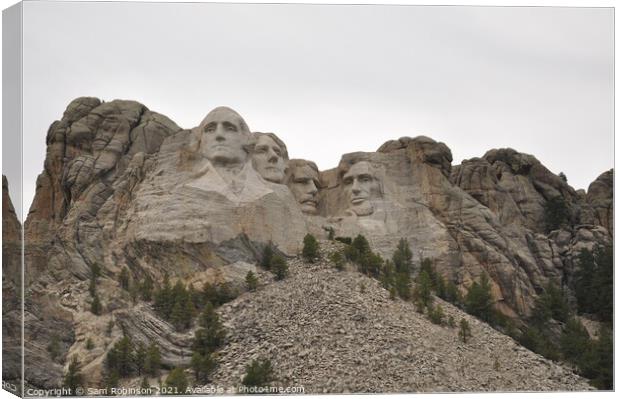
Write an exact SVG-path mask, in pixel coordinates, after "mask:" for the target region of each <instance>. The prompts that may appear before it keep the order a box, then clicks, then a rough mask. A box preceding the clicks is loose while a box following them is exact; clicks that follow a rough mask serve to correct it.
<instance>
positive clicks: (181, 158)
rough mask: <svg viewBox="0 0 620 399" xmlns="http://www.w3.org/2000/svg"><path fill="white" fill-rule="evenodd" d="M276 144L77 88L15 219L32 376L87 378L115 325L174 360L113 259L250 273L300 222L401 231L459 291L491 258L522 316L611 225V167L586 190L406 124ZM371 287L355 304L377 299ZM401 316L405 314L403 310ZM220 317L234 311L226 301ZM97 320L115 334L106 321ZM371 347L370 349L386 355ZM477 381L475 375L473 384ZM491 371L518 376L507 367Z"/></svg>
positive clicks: (501, 288) (193, 277)
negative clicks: (377, 135)
mask: <svg viewBox="0 0 620 399" xmlns="http://www.w3.org/2000/svg"><path fill="white" fill-rule="evenodd" d="M289 150H294V149H287V148H286V145H285V144H284V142H283V141H282V140H281V139H280V138H279V137H278V136H276V135H275V134H273V133H252V132H251V131H250V129H249V127H248V124H247V123H246V122H245V121H244V120H243V118H242V117H241V116H240V115H238V114H237V113H236V112H235V111H233V110H231V109H229V108H226V107H219V108H216V109H215V110H213V111H211V112H210V113H209V114H208V115H207V116H206V117H205V119H204V120H203V121H202V122H201V123H199V124H198V126H196V127H194V128H191V129H182V128H180V127H178V126H177V125H176V124H175V123H174V122H172V121H171V120H170V119H168V118H166V117H165V116H163V115H161V114H158V113H156V112H153V111H150V110H149V109H148V108H146V107H145V106H144V105H142V104H139V103H137V102H134V101H122V100H115V101H111V102H101V101H100V100H98V99H96V98H79V99H77V100H75V101H73V102H72V103H71V104H70V105H69V106H68V108H67V110H66V112H65V114H64V115H63V117H62V119H61V120H60V121H56V122H54V123H53V124H52V125H51V127H50V129H49V132H48V135H47V155H46V160H45V164H44V171H43V173H42V174H41V175H40V176H39V178H38V180H37V191H36V195H35V199H34V201H33V204H32V206H31V208H30V212H29V215H28V219H27V220H26V223H25V229H24V233H25V240H26V241H25V244H26V245H25V249H24V252H25V275H26V281H25V285H26V297H27V301H26V304H25V332H26V333H25V341H26V342H25V347H26V349H25V352H26V359H25V361H26V366H27V370H28V371H27V380H28V381H27V382H28V384H30V385H32V386H37V387H53V386H57V385H58V384H59V381H60V379H61V376H62V373H63V367H66V365H67V359H68V358H69V357H70V356H73V355H78V357H79V358H80V360H81V362H82V364H83V366H84V370H88V371H89V373H88V375H89V378H90V380H89V381H90V382H92V383H93V384H99V383H101V370H102V367H103V361H104V359H105V354H106V353H107V351H109V349H110V348H111V347H112V346H113V344H114V342H115V341H116V340H117V339H118V338H119V337H120V336H121V330H122V331H124V332H125V333H126V334H128V335H130V336H131V337H132V338H133V339H135V340H136V341H140V342H145V343H146V342H157V343H158V345H159V346H160V348H161V350H162V359H163V361H164V364H165V365H166V367H173V366H175V365H186V364H187V362H188V360H189V358H188V354H189V352H190V351H191V347H190V343H189V342H190V340H191V334H190V333H187V334H185V333H183V334H181V333H175V332H174V331H173V328H172V327H171V326H170V325H169V324H168V323H166V322H165V321H162V320H160V319H159V318H158V317H157V315H156V314H155V313H154V312H153V310H152V309H151V308H150V306H148V305H147V304H144V303H143V304H138V305H136V306H133V305H130V303H131V300H130V298H129V294H128V293H127V292H126V291H125V290H123V289H122V288H121V287H120V284H119V282H118V276H119V275H120V273H121V270H123V269H125V268H126V269H127V270H128V271H129V274H130V278H131V280H132V281H143V280H144V279H145V278H147V277H149V278H151V279H152V280H153V281H155V282H161V281H163V279H164V276H169V277H170V278H172V279H173V280H180V281H182V282H185V283H190V282H194V283H196V284H198V285H200V284H203V283H205V282H213V281H227V282H230V283H231V284H233V285H238V286H239V285H240V284H241V283H242V280H243V278H244V277H245V273H247V271H248V270H256V269H255V266H254V265H255V264H256V262H257V261H258V259H259V258H260V255H261V254H262V251H263V248H264V247H265V246H266V245H268V244H270V245H272V246H273V247H274V248H276V250H277V251H278V252H279V253H280V254H281V255H284V256H288V257H293V256H295V255H297V254H298V252H299V251H300V247H301V243H302V240H303V237H304V236H305V234H306V233H309V232H310V233H312V234H314V235H316V236H317V237H319V238H326V237H327V235H328V233H327V232H328V231H333V232H334V233H335V235H337V236H350V237H352V236H355V235H357V234H364V235H365V236H366V237H367V238H368V240H369V242H370V243H371V246H372V248H373V250H375V251H377V252H378V253H380V254H382V255H383V256H386V257H387V256H390V255H391V253H392V252H393V250H394V248H395V246H396V244H397V242H398V240H399V239H400V238H405V239H406V240H407V241H408V242H409V245H410V247H411V248H412V250H413V252H414V255H415V256H414V258H415V262H416V264H417V263H419V262H420V261H421V260H422V258H427V257H428V258H431V259H433V262H434V264H435V266H436V268H437V270H438V271H439V272H440V273H441V274H442V275H443V276H444V277H446V278H448V279H450V280H452V281H453V282H454V283H455V284H457V286H459V287H460V289H461V290H462V291H464V290H466V288H467V287H469V286H470V285H471V284H472V282H473V281H475V280H477V279H479V278H480V276H481V274H482V273H487V274H488V275H489V276H490V277H491V282H492V289H493V298H494V301H495V306H496V308H497V309H499V310H500V311H501V312H503V313H504V314H505V315H507V316H509V317H511V318H512V319H514V320H515V321H516V322H517V324H518V322H519V321H520V320H522V319H523V318H525V317H527V316H528V315H529V312H530V310H531V308H532V306H533V304H534V301H535V299H536V297H537V295H538V294H540V293H541V292H542V290H543V287H545V285H546V284H547V283H548V282H550V281H551V282H554V283H556V284H558V285H562V286H564V287H565V288H566V290H567V291H570V283H571V278H572V275H573V273H574V270H575V257H576V255H577V254H578V251H579V250H581V248H593V247H594V246H596V245H600V244H604V243H608V242H610V240H611V235H612V233H613V231H612V223H613V218H612V214H613V184H612V183H613V181H612V180H613V179H612V176H613V174H612V172H606V173H605V174H603V175H602V176H601V177H599V179H597V181H596V182H594V183H593V184H592V185H591V186H590V189H589V190H588V193H587V194H585V193H582V192H576V191H575V190H573V189H572V188H571V187H570V186H569V185H568V184H566V182H565V181H564V180H563V179H562V178H560V177H559V176H556V175H554V174H553V173H551V172H550V171H549V170H548V169H546V168H545V167H544V166H543V165H542V164H541V163H540V162H539V161H538V160H536V158H534V157H533V156H531V155H527V154H521V153H518V152H517V151H515V150H511V149H500V150H491V151H489V152H487V153H486V154H485V155H484V156H483V157H482V158H475V159H471V160H467V161H464V162H463V163H462V164H461V165H457V166H453V165H452V155H451V151H450V149H449V148H448V147H447V146H446V145H445V144H443V143H438V142H435V141H434V140H432V139H431V138H428V137H423V136H420V137H416V138H407V137H405V138H401V139H398V140H393V141H389V142H387V143H385V144H384V145H382V146H381V147H380V148H379V149H378V151H377V152H370V153H362V152H355V153H350V154H345V155H343V156H342V159H341V162H340V164H339V166H338V167H337V168H334V169H331V170H327V171H319V170H318V168H316V165H315V164H314V163H313V162H311V161H306V160H297V159H291V160H289V159H288V151H289ZM556 197H561V198H562V199H563V200H564V201H565V202H566V204H567V206H568V209H569V213H570V215H569V220H568V222H567V224H566V226H563V227H562V228H561V229H559V230H556V231H553V232H550V233H548V232H547V230H546V226H545V224H544V208H545V203H546V201H549V200H551V199H552V198H556ZM3 212H4V209H3ZM9 227H10V226H9ZM13 230H14V229H13ZM9 231H12V230H11V228H9ZM9 241H10V240H9ZM3 245H4V242H3ZM18 247H19V245H18ZM8 262H9V263H10V261H8ZM96 267H98V268H100V269H101V277H99V288H98V292H99V298H100V300H101V303H102V307H103V311H102V314H101V315H100V316H95V315H93V314H91V313H90V311H89V310H90V304H91V301H92V298H91V296H90V295H89V293H88V291H89V289H88V285H89V283H88V279H89V278H90V275H91V269H92V268H96ZM317 272H319V271H318V270H317ZM312 281H314V280H312ZM3 282H4V275H3ZM343 283H344V282H343ZM278 284H280V283H278ZM316 284H319V285H320V284H322V283H320V282H316ZM309 289H311V287H309ZM330 295H331V294H330ZM258 297H259V296H257V298H258ZM377 298H378V297H377ZM333 299H334V298H332V297H330V300H333ZM373 301H374V300H373ZM377 301H379V302H377V303H376V304H373V305H371V304H370V303H369V304H368V306H369V308H368V309H369V311H370V310H372V311H374V310H373V309H375V308H374V307H373V306H375V307H376V306H379V305H377V304H379V303H380V304H385V303H384V302H382V301H383V300H379V299H377ZM239 303H243V304H245V302H243V301H241V302H239ZM373 303H374V302H373ZM231 306H232V305H231ZM239 306H241V305H239ZM243 306H246V305H243ZM247 306H252V305H249V304H248V305H247ZM257 306H258V305H257ZM261 306H262V305H261ZM360 306H362V305H361V304H360ZM390 306H392V305H390ZM394 306H396V305H394ZM398 306H400V305H398ZM403 306H404V305H403ZM257 309H259V308H257ZM260 309H263V308H262V307H261V308H260ZM395 309H396V308H395ZM398 309H400V310H399V311H402V312H409V308H407V307H406V306H405V307H399V308H398ZM261 311H262V310H261ZM300 311H301V310H300ZM395 311H396V310H395ZM333 317H334V318H335V319H334V321H337V320H336V319H337V318H339V317H344V318H345V319H346V317H348V316H347V314H344V313H341V312H336V313H334V315H333ZM403 317H408V318H411V319H408V320H409V322H411V326H413V327H412V328H414V327H416V326H418V324H416V323H418V321H419V320H418V321H416V320H417V319H416V318H415V317H414V316H412V315H403ZM228 320H230V323H232V325H233V326H234V325H236V323H237V324H238V323H242V321H241V320H237V319H235V318H234V317H233V315H231V316H230V318H229V319H228ZM110 322H112V324H114V326H115V327H114V328H113V330H112V332H111V333H110V334H103V335H102V333H101V332H100V331H102V330H105V329H106V325H107V324H108V323H110ZM403 326H404V324H403ZM360 328H361V327H360ZM399 328H400V327H399ZM403 328H406V327H403ZM233 329H234V328H233ZM97 331H99V332H97ZM438 331H439V330H438ZM442 331H443V330H442ZM238 333H239V334H242V332H240V331H239V332H238ZM432 333H433V334H434V333H435V331H433V332H432ZM438 334H439V336H443V335H441V334H440V333H439V332H438ZM88 337H94V338H93V339H95V340H96V341H97V348H98V349H97V350H96V351H85V350H84V346H85V342H86V339H87V338H88ZM242 338H243V337H239V339H242ZM444 338H445V339H448V338H447V335H446V336H445V337H444ZM399 339H400V338H399ZM442 339H443V338H442ZM489 339H491V338H489ZM52 340H53V341H55V342H58V343H59V348H60V354H59V355H57V356H54V357H53V358H52V356H51V354H50V353H49V351H48V350H47V347H48V344H49V343H50V342H51V341H52ZM502 345H503V344H502ZM511 348H512V347H511ZM333 349H334V350H336V349H337V348H336V347H334V348H333ZM510 350H512V349H510ZM381 353H383V352H381ZM382 356H383V357H382ZM385 356H387V354H386V353H383V354H381V355H380V356H379V357H377V359H375V360H376V361H377V362H378V363H377V364H380V363H381V362H383V361H388V360H387V358H385ZM429 359H430V358H429ZM401 360H402V359H401ZM530 360H531V359H530ZM429 361H430V360H429ZM433 361H434V360H433ZM528 361H529V360H528ZM5 364H6V363H5ZM524 364H525V363H524ZM532 364H533V363H527V366H524V367H530V366H531V367H533V366H532ZM13 365H15V362H13ZM8 366H9V367H10V366H11V363H10V362H9V365H8ZM418 366H420V367H422V366H421V365H418ZM547 366H549V367H551V365H545V366H544V367H547ZM480 367H483V366H482V364H481V365H480ZM541 367H543V366H541ZM553 367H555V366H553ZM553 367H551V368H553ZM317 372H318V371H317ZM446 373H447V371H446ZM558 373H560V374H557V375H556V376H558V377H557V378H560V379H562V378H564V377H559V375H564V374H562V373H564V372H563V371H562V372H560V371H558ZM524 375H525V374H524ZM401 377H402V378H404V377H403V375H400V374H399V375H398V376H397V375H394V378H396V380H394V381H393V385H391V386H389V387H388V386H387V385H386V386H385V389H387V390H388V391H397V390H398V389H400V387H405V386H407V387H410V388H411V389H415V390H433V389H436V390H437V389H444V388H445V389H447V390H452V389H461V388H462V389H469V388H467V387H466V386H465V385H463V386H460V385H458V383H457V380H458V378H460V377H458V378H457V376H456V375H455V376H453V377H454V378H453V379H450V380H449V381H451V382H449V383H446V384H447V385H445V386H439V385H436V386H435V387H434V388H433V385H432V383H431V382H430V380H429V381H426V380H423V381H426V382H424V383H420V384H421V385H406V384H405V383H404V382H402V381H401ZM461 377H463V376H461ZM470 377H471V376H470ZM470 377H467V378H470ZM222 378H223V377H222ZM313 378H315V380H312V381H314V382H312V383H309V386H311V387H313V388H312V389H313V390H314V389H315V388H316V390H317V391H320V390H321V389H323V388H324V387H330V388H329V389H332V388H333V389H334V390H337V391H338V390H344V389H347V388H346V386H345V385H346V384H345V385H338V387H337V388H335V387H336V385H334V384H335V383H334V384H323V383H321V382H319V380H320V378H319V374H317V376H315V377H313ZM343 378H344V377H343ZM348 378H349V377H346V378H345V379H343V380H342V381H341V383H344V382H345V381H352V380H350V379H348ZM450 378H452V377H450ZM471 378H474V377H471ZM493 378H496V379H495V380H494V381H496V382H497V381H500V380H501V378H503V377H501V376H500V375H499V374H497V375H496V376H495V377H493ZM497 378H499V380H497ZM553 378H555V377H553ZM566 378H569V377H566ZM570 378H573V377H570ZM570 378H569V379H570ZM397 381H399V382H397ZM489 381H490V380H489ZM502 381H504V380H502ZM566 381H569V380H566ZM571 381H573V380H571ZM574 381H576V380H574ZM478 382H480V381H478ZM478 382H477V383H476V384H478ZM351 384H353V382H351ZM403 384H405V385H403ZM476 384H474V385H472V387H474V386H475V387H474V388H471V389H485V387H484V386H483V385H476ZM480 384H482V383H481V382H480ZM487 384H490V385H488V386H489V387H496V389H523V387H522V386H520V385H518V384H516V385H515V384H513V385H511V384H512V383H509V382H507V380H505V381H504V382H502V383H499V382H498V383H497V384H495V385H493V384H491V383H490V382H487ZM545 384H547V383H545ZM555 386H559V385H553V383H548V384H547V385H541V389H547V387H548V389H554V388H551V387H555ZM576 386H577V385H576ZM351 389H354V390H355V389H363V390H366V388H364V387H362V386H361V385H355V384H353V385H351ZM489 389H495V388H489ZM567 389H568V388H567Z"/></svg>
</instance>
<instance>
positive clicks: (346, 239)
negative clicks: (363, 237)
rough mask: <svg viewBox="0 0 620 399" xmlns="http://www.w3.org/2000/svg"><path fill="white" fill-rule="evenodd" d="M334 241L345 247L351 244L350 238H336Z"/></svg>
mask: <svg viewBox="0 0 620 399" xmlns="http://www.w3.org/2000/svg"><path fill="white" fill-rule="evenodd" d="M335 240H336V241H338V242H341V243H343V244H347V245H351V243H352V242H353V240H352V239H351V237H336V238H335Z"/></svg>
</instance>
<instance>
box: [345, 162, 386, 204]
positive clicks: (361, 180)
mask: <svg viewBox="0 0 620 399" xmlns="http://www.w3.org/2000/svg"><path fill="white" fill-rule="evenodd" d="M342 183H343V187H344V192H345V195H346V198H347V201H348V205H349V209H350V210H351V211H353V212H354V213H355V214H356V215H357V216H368V215H370V214H372V213H373V212H374V207H373V205H372V202H371V200H373V199H376V198H380V197H381V184H380V183H379V180H378V179H377V178H376V176H375V175H374V172H373V169H372V167H371V165H370V163H368V162H366V161H361V162H358V163H356V164H354V165H353V166H351V168H349V170H348V171H347V172H346V173H345V174H344V176H343V177H342Z"/></svg>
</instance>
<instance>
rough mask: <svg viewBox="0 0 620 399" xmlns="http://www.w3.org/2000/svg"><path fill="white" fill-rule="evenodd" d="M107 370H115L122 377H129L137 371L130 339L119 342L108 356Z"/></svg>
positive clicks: (124, 338) (125, 337)
mask: <svg viewBox="0 0 620 399" xmlns="http://www.w3.org/2000/svg"><path fill="white" fill-rule="evenodd" d="M105 366H106V369H107V370H110V371H111V370H115V371H117V372H118V375H119V376H120V377H128V376H130V375H131V373H132V372H133V371H134V369H135V358H134V352H133V345H132V343H131V340H130V339H129V337H127V336H124V337H123V338H122V339H121V340H119V341H118V342H117V343H116V344H114V346H113V347H112V349H111V350H110V351H109V352H108V354H107V356H106V361H105Z"/></svg>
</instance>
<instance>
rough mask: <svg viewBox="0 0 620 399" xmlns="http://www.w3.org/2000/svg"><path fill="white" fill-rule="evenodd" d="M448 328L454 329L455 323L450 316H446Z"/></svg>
mask: <svg viewBox="0 0 620 399" xmlns="http://www.w3.org/2000/svg"><path fill="white" fill-rule="evenodd" d="M448 327H450V328H455V327H456V321H455V320H454V317H453V316H452V315H450V316H448Z"/></svg>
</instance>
